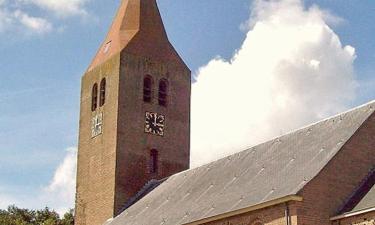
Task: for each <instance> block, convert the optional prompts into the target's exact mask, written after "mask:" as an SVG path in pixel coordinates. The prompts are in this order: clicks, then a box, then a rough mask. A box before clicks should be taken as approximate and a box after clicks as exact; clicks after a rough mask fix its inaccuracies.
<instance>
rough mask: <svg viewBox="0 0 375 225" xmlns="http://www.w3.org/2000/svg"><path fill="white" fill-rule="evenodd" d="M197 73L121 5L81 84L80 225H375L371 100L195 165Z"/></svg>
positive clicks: (141, 17)
mask: <svg viewBox="0 0 375 225" xmlns="http://www.w3.org/2000/svg"><path fill="white" fill-rule="evenodd" d="M190 96H191V72H190V70H189V68H188V67H187V66H186V64H185V63H184V61H183V60H182V59H181V57H180V56H179V55H178V53H177V52H176V51H175V49H174V48H173V46H172V45H171V43H170V42H169V40H168V37H167V34H166V31H165V28H164V25H163V22H162V19H161V16H160V13H159V10H158V7H157V3H156V0H122V2H121V4H120V8H119V10H118V12H117V15H116V16H115V19H114V21H113V23H112V25H111V27H110V29H109V32H108V34H107V36H106V38H105V40H104V41H103V43H102V45H101V46H100V48H99V50H98V51H97V53H96V55H95V57H94V59H93V60H92V62H91V64H90V65H89V67H88V69H87V71H86V73H85V74H84V75H83V77H82V87H81V101H80V104H81V111H80V125H79V126H80V128H79V150H78V166H77V192H76V206H75V224H76V225H102V224H105V225H200V224H202V225H203V224H204V225H375V185H374V184H375V112H374V111H375V101H374V102H370V103H367V104H365V105H363V106H360V107H358V108H355V109H352V110H350V111H348V112H345V113H342V114H340V115H337V116H334V117H331V118H328V119H325V120H323V121H320V122H317V123H315V124H312V125H310V126H307V127H304V128H301V129H299V130H296V131H294V132H291V133H289V134H286V135H284V136H281V137H278V138H276V139H274V140H270V141H268V142H266V143H263V144H260V145H258V146H254V147H252V148H250V149H247V150H245V151H242V152H239V153H237V154H234V155H231V156H228V157H226V158H223V159H221V160H218V161H215V162H212V163H209V164H207V165H204V166H201V167H198V168H194V169H189V163H190Z"/></svg>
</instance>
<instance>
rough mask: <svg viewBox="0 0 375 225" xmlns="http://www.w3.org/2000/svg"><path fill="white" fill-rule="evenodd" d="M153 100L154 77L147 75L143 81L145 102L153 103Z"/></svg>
mask: <svg viewBox="0 0 375 225" xmlns="http://www.w3.org/2000/svg"><path fill="white" fill-rule="evenodd" d="M151 99H152V77H151V76H149V75H147V76H146V77H145V78H144V79H143V101H144V102H151Z"/></svg>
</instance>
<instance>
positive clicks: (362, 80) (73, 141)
mask: <svg viewBox="0 0 375 225" xmlns="http://www.w3.org/2000/svg"><path fill="white" fill-rule="evenodd" d="M65 1H66V2H69V1H67V0H65ZM284 1H290V0H284ZM293 1H294V0H293ZM15 2H17V1H15ZM21 2H22V1H19V3H18V4H17V3H14V2H12V1H8V0H0V68H1V72H0V77H1V80H2V82H0V103H1V105H2V107H0V144H1V145H0V153H1V157H0V207H5V204H7V203H16V204H19V205H21V206H25V207H42V206H43V205H44V204H49V202H48V201H46V202H43V199H44V198H43V197H37V198H33V197H32V196H35V195H43V190H46V188H47V189H48V186H49V185H50V184H51V182H52V183H53V181H52V180H53V178H54V175H56V169H57V168H58V167H59V165H61V163H62V162H63V160H64V158H65V157H66V155H67V151H66V149H67V148H69V147H74V146H77V133H78V115H79V94H80V79H81V76H82V74H83V73H84V71H85V70H86V68H87V66H88V65H89V63H90V60H91V59H92V57H93V56H94V54H95V52H96V50H97V48H98V46H99V45H100V43H101V41H102V40H103V38H104V37H105V34H106V32H107V29H108V27H109V25H110V23H111V20H112V18H113V15H114V13H115V11H116V9H117V7H118V5H119V0H108V1H97V0H87V1H71V2H80V3H79V4H78V3H77V4H76V5H75V6H74V7H72V8H68V9H65V8H64V10H65V11H64V10H63V9H62V8H59V7H60V6H59V5H57V6H54V5H48V3H44V2H45V1H43V0H40V1H37V0H36V1H33V0H31V1H29V3H28V4H27V3H21ZM26 2H27V1H26ZM57 2H64V0H59V1H57ZM158 3H159V8H160V11H161V14H162V17H163V20H164V23H165V26H166V29H167V32H168V35H169V38H170V41H171V42H172V43H173V45H174V46H175V48H176V49H177V51H178V52H179V53H180V55H181V56H182V58H183V59H184V60H185V61H186V63H187V64H188V66H189V67H190V69H191V70H192V71H193V72H194V73H195V72H197V71H198V69H199V68H200V67H202V66H205V65H206V64H207V63H208V62H210V61H211V60H212V59H215V57H217V56H220V57H221V58H222V59H223V60H230V59H231V58H232V56H233V54H234V52H235V51H236V50H238V49H240V48H241V46H243V42H244V40H245V39H246V36H247V33H248V29H251V27H248V28H247V29H246V28H244V24H245V23H246V21H247V20H248V19H249V16H250V12H251V10H252V1H249V0H225V1H224V0H204V1H201V0H190V1H184V0H159V1H158ZM304 3H305V7H306V8H309V7H311V6H312V5H318V6H319V7H320V8H321V9H323V10H324V12H327V14H329V15H330V16H331V17H332V18H327V24H328V25H329V26H330V28H331V29H332V30H333V31H334V32H335V33H336V34H337V36H338V37H339V38H340V40H341V42H342V44H343V45H344V46H345V45H350V46H352V47H354V48H355V49H356V59H355V61H354V64H353V65H354V75H355V79H356V80H357V82H358V85H359V88H357V89H356V93H355V95H354V98H353V99H351V100H350V101H347V102H346V106H356V105H359V104H362V103H365V102H367V101H370V100H373V99H375V78H374V74H375V43H374V36H375V24H374V21H375V13H374V11H375V3H374V2H372V1H358V0H345V2H343V1H342V0H329V1H327V0H306V1H305V2H304ZM56 7H57V8H56ZM16 12H17V13H16ZM328 12H329V13H328ZM30 18H34V19H35V18H38V20H32V21H34V22H35V21H37V22H39V23H38V24H41V25H40V26H35V23H31V25H30V23H27V22H26V21H30ZM4 21H8V22H7V23H5V22H4ZM9 21H10V22H9ZM33 24H34V25H33ZM198 73H199V72H197V74H198ZM198 82H199V81H198ZM2 199H3V202H6V203H3V205H2V204H1V200H2ZM4 199H5V200H4ZM51 204H52V205H53V203H51ZM53 207H59V206H57V205H53Z"/></svg>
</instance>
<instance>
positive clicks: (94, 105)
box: [91, 83, 98, 112]
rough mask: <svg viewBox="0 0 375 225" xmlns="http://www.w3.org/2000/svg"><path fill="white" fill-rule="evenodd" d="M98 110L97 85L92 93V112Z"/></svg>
mask: <svg viewBox="0 0 375 225" xmlns="http://www.w3.org/2000/svg"><path fill="white" fill-rule="evenodd" d="M96 108H98V84H97V83H95V84H94V86H93V87H92V92H91V111H93V112H94V111H95V110H96Z"/></svg>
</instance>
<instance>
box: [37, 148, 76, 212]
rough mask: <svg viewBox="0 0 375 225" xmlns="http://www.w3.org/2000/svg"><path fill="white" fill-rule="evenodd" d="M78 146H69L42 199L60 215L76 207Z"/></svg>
mask: <svg viewBox="0 0 375 225" xmlns="http://www.w3.org/2000/svg"><path fill="white" fill-rule="evenodd" d="M76 167H77V148H68V149H67V154H66V156H65V158H64V160H63V162H62V163H61V164H60V165H59V166H58V168H57V169H56V171H55V174H54V177H53V179H52V181H51V183H50V184H49V185H48V186H47V187H46V188H44V189H43V190H44V193H42V196H43V197H42V199H43V200H44V201H42V202H43V203H44V204H46V205H48V206H49V207H51V208H53V209H55V210H56V211H57V212H58V213H59V214H60V215H62V214H63V213H65V212H67V211H68V209H70V208H72V207H74V199H75V188H76Z"/></svg>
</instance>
